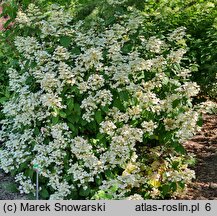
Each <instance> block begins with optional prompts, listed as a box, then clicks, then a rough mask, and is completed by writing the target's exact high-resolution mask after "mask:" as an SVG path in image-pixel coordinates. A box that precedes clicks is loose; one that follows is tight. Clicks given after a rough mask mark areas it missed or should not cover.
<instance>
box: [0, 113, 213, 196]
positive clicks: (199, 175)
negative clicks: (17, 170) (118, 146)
mask: <svg viewBox="0 0 217 216" xmlns="http://www.w3.org/2000/svg"><path fill="white" fill-rule="evenodd" d="M185 147H186V149H187V150H188V151H189V152H192V153H194V154H195V155H196V159H197V164H196V166H195V167H194V168H193V169H194V170H195V172H196V179H195V181H194V182H193V183H192V184H191V185H189V187H188V191H187V193H186V194H185V195H183V196H182V197H179V198H178V199H186V200H192V199H196V200H201V199H210V200H217V115H204V124H203V128H202V130H201V132H199V133H198V134H197V135H196V136H194V137H193V138H192V139H191V140H190V141H188V142H186V143H185ZM6 199H8V200H13V199H28V197H26V196H22V195H20V194H19V193H17V192H16V185H15V184H14V183H13V178H12V177H10V176H9V175H6V174H4V173H2V172H1V171H0V200H6Z"/></svg>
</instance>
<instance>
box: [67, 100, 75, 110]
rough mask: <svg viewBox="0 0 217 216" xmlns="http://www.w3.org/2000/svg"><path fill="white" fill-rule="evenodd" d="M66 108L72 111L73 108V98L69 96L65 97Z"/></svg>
mask: <svg viewBox="0 0 217 216" xmlns="http://www.w3.org/2000/svg"><path fill="white" fill-rule="evenodd" d="M67 108H68V109H69V110H70V111H72V110H73V108H74V99H73V98H69V99H67Z"/></svg>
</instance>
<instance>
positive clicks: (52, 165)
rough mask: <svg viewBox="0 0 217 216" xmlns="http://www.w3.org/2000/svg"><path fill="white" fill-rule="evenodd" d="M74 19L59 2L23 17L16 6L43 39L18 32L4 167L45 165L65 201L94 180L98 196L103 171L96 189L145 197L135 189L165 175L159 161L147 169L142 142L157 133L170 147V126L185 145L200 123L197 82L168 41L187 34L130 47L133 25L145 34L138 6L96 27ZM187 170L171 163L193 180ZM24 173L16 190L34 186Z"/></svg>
mask: <svg viewBox="0 0 217 216" xmlns="http://www.w3.org/2000/svg"><path fill="white" fill-rule="evenodd" d="M108 2H109V3H110V4H119V3H123V2H124V1H111V0H109V1H108ZM71 20H72V17H71V15H70V14H69V13H68V12H67V11H64V10H63V8H61V7H58V6H54V5H53V6H51V8H50V9H49V11H48V12H46V13H44V14H42V13H41V12H40V11H39V9H38V8H37V7H35V6H34V5H32V4H30V6H29V9H28V10H27V13H26V14H24V13H22V12H19V13H18V16H17V19H16V22H17V23H18V24H20V26H21V27H23V26H24V27H25V26H27V27H28V26H30V25H31V26H32V27H35V28H38V30H40V36H38V37H33V36H28V37H24V36H23V37H21V36H19V37H17V38H16V39H15V46H16V48H17V50H18V52H19V53H20V56H19V62H20V63H19V64H20V69H18V68H17V69H16V70H15V69H13V68H11V69H9V71H8V73H9V78H10V89H11V91H13V92H14V96H13V97H12V99H11V100H10V101H9V102H7V103H5V105H4V108H3V112H4V113H5V115H6V117H7V119H6V120H4V121H2V122H1V124H2V130H1V132H0V137H1V139H2V140H4V141H5V143H4V147H3V148H1V150H0V167H1V168H3V169H4V170H5V171H6V172H10V171H12V170H16V169H18V168H19V167H20V166H22V167H23V166H24V167H25V166H26V169H31V167H30V164H31V163H32V164H39V165H40V167H41V170H42V171H41V173H40V176H41V177H43V178H44V179H46V182H47V185H48V187H49V188H50V191H53V192H52V194H51V196H50V199H64V198H66V197H68V196H69V195H70V193H71V190H75V189H76V190H78V189H79V188H80V187H83V188H85V189H88V187H91V185H93V189H94V190H95V192H96V194H97V192H98V191H97V190H96V185H95V181H96V179H97V178H100V177H99V176H100V175H101V176H102V177H101V178H102V181H101V182H100V183H99V185H98V189H99V191H100V190H105V191H109V190H111V189H112V188H113V187H114V185H117V188H118V189H117V190H115V191H114V192H113V198H118V199H121V198H126V196H127V197H128V199H141V197H140V195H139V194H138V195H137V194H135V191H134V190H133V189H134V188H137V189H138V188H143V186H144V185H147V184H149V185H158V184H160V177H159V176H161V174H159V173H155V171H156V163H155V165H154V164H152V166H151V168H150V169H152V170H148V169H147V164H145V163H146V158H147V157H148V155H147V146H146V143H149V141H151V139H153V137H155V138H156V142H162V143H159V145H164V144H165V143H163V140H164V139H163V138H164V136H165V134H168V133H171V134H173V135H174V136H173V137H174V139H176V140H178V141H179V142H183V141H185V140H186V139H187V138H189V137H190V136H192V135H193V134H194V131H195V129H197V126H196V123H197V118H198V114H197V112H195V111H193V108H192V104H191V97H192V96H194V95H196V94H197V93H198V87H197V85H196V84H195V83H191V82H190V81H189V80H188V77H189V75H190V71H189V70H188V69H187V68H183V67H181V66H180V65H179V63H180V61H181V59H182V57H183V55H184V53H185V50H184V49H175V48H172V47H171V45H170V42H169V41H170V40H180V39H181V38H182V37H184V29H183V28H180V29H178V30H175V31H174V32H173V33H172V34H171V35H170V37H169V39H168V38H165V39H161V38H163V37H158V36H153V37H151V38H149V39H148V38H147V39H144V40H143V42H142V43H143V44H142V46H140V45H138V46H139V47H137V45H136V44H134V45H132V47H130V48H129V42H131V41H130V40H131V39H130V38H132V37H134V36H135V33H136V32H137V33H139V34H140V35H141V38H142V37H144V35H145V34H144V32H143V30H142V29H145V28H140V27H139V26H143V27H144V26H145V23H144V22H143V17H142V15H138V13H136V15H135V16H134V15H133V13H132V14H131V15H129V16H123V17H120V22H119V23H116V24H114V25H112V26H110V27H108V28H105V29H104V30H102V31H100V32H99V31H98V30H97V29H90V30H89V31H86V30H84V29H83V27H82V22H81V23H80V22H78V23H76V24H73V25H72V24H71ZM137 39H138V44H140V43H141V41H140V38H137ZM137 39H135V40H137ZM133 43H134V42H132V44H133ZM126 50H127V51H126ZM147 56H152V57H151V58H147ZM70 101H71V102H70ZM72 101H73V102H72ZM77 119H78V120H77ZM159 137H162V139H161V141H159ZM144 140H145V142H144ZM172 142H173V140H171V145H172ZM147 160H148V159H147ZM156 160H158V158H156ZM25 164H26V165H25ZM158 165H159V166H160V164H159V163H158ZM168 166H169V165H168ZM170 168H171V167H170ZM117 170H119V171H118V172H117ZM147 170H148V171H147ZM162 170H164V168H162ZM164 171H166V169H165V170H164ZM182 171H183V173H182V172H178V171H177V172H178V174H177V173H176V172H173V170H172V168H171V172H169V173H168V174H167V175H168V176H170V178H171V179H172V180H173V181H176V180H177V179H182V180H185V179H187V180H189V179H190V177H189V176H190V174H191V173H190V174H189V175H187V174H186V173H184V172H185V171H186V172H188V170H187V168H186V170H182ZM162 172H163V171H162ZM105 173H107V174H105ZM108 173H110V174H108ZM188 173H189V172H188ZM26 175H27V174H26V172H23V173H19V174H17V177H16V180H17V182H19V183H20V185H21V188H20V189H21V191H22V192H25V193H28V192H32V191H33V192H34V183H33V182H31V179H30V178H28V177H27V176H26ZM186 175H187V176H186ZM151 178H153V179H151ZM150 182H151V183H150ZM131 190H132V191H134V192H133V194H132V196H130V195H129V194H130V193H131ZM151 190H152V192H151V193H152V195H150V196H152V197H156V196H157V195H159V193H158V191H157V190H158V188H155V189H153V188H152V189H151ZM139 191H140V190H139ZM127 193H128V194H127ZM87 196H88V195H87Z"/></svg>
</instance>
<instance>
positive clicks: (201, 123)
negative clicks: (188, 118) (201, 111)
mask: <svg viewBox="0 0 217 216" xmlns="http://www.w3.org/2000/svg"><path fill="white" fill-rule="evenodd" d="M197 125H198V126H199V127H202V125H203V118H202V116H200V117H199V119H198V121H197Z"/></svg>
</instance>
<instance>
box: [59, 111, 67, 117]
mask: <svg viewBox="0 0 217 216" xmlns="http://www.w3.org/2000/svg"><path fill="white" fill-rule="evenodd" d="M60 116H61V117H62V118H66V116H67V115H66V113H65V112H64V111H62V110H61V111H60Z"/></svg>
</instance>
